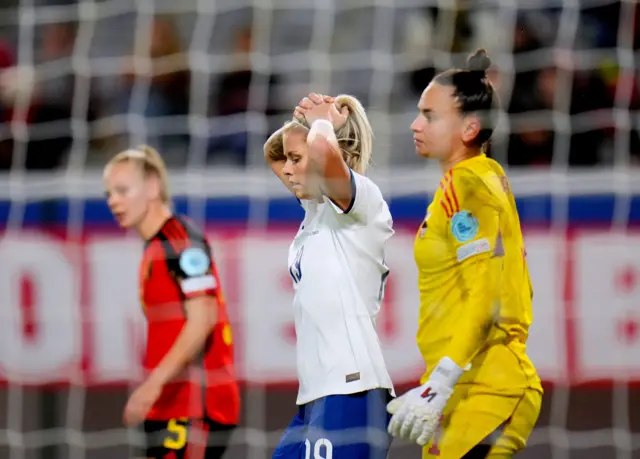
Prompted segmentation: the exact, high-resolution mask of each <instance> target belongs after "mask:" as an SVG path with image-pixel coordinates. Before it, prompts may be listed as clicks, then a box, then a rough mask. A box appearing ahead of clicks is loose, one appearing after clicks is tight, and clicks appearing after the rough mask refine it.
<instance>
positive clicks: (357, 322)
mask: <svg viewBox="0 0 640 459" xmlns="http://www.w3.org/2000/svg"><path fill="white" fill-rule="evenodd" d="M372 143H373V135H372V131H371V125H370V124H369V121H368V119H367V115H366V113H365V110H364V108H363V107H362V105H361V104H360V102H359V101H358V100H357V99H355V98H353V97H351V96H338V97H336V98H335V99H334V98H332V97H327V96H321V95H319V94H309V96H308V97H305V98H304V99H303V100H302V101H301V102H300V104H299V105H298V107H296V110H295V113H294V118H293V120H292V121H289V122H287V123H286V124H285V126H284V127H283V128H281V129H279V130H278V131H276V132H275V133H274V134H273V135H272V136H271V137H270V138H269V140H268V141H267V143H266V144H265V146H264V154H265V159H266V161H267V163H268V164H269V165H270V166H271V168H272V170H273V171H274V173H275V174H276V175H277V176H278V177H279V178H280V179H281V180H282V182H283V183H284V184H285V186H286V187H287V188H288V189H289V190H291V192H292V193H293V194H294V195H295V196H296V197H297V198H298V200H299V201H300V204H301V205H302V207H303V208H304V210H305V217H304V220H303V222H302V224H301V225H300V229H299V231H298V234H297V235H296V236H295V238H294V240H293V243H292V244H291V247H290V249H289V273H290V274H291V277H292V279H293V284H294V289H295V295H294V301H293V312H294V318H295V328H296V338H297V342H296V350H297V370H298V382H299V390H298V399H297V404H298V407H299V409H298V414H297V415H296V416H294V418H293V420H292V422H291V424H290V425H289V427H288V428H287V430H286V431H285V433H284V435H283V437H282V439H281V441H280V444H279V445H278V447H277V448H276V450H275V452H274V454H273V458H278V459H293V458H296V459H297V458H303V457H304V458H333V459H342V458H345V459H346V458H349V459H371V458H376V459H378V458H379V459H383V458H385V457H386V456H387V452H388V450H389V446H390V442H391V439H390V437H389V436H388V435H387V433H386V431H385V427H386V426H387V424H388V421H389V416H388V414H387V413H386V410H385V402H386V401H387V400H389V399H390V398H391V397H392V396H393V395H394V394H393V384H392V382H391V378H390V377H389V373H388V372H387V369H386V365H385V362H384V358H383V354H382V348H381V345H380V340H379V339H378V335H377V333H376V325H375V320H376V315H377V314H378V312H379V311H380V305H381V302H382V298H383V295H384V285H385V281H386V278H387V276H388V274H389V268H387V266H386V265H385V262H384V248H385V244H386V242H387V240H388V239H389V238H390V237H391V236H392V235H393V228H392V219H391V214H390V212H389V208H388V206H387V203H386V202H385V200H384V198H383V197H382V193H381V192H380V189H379V188H378V187H377V186H376V185H375V184H374V183H373V182H372V181H371V180H369V179H368V178H367V177H365V176H364V175H362V174H364V172H365V171H366V169H367V165H368V163H369V160H370V158H371V151H372Z"/></svg>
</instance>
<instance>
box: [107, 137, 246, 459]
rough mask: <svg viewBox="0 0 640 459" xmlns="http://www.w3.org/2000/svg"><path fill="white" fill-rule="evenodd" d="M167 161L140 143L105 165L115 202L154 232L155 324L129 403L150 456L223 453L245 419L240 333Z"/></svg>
mask: <svg viewBox="0 0 640 459" xmlns="http://www.w3.org/2000/svg"><path fill="white" fill-rule="evenodd" d="M166 175H167V174H166V169H165V166H164V162H163V161H162V159H161V158H160V156H159V155H158V153H157V152H156V151H155V150H153V149H152V148H150V147H146V146H142V147H139V148H136V149H133V150H127V151H124V152H122V153H120V154H118V155H117V156H115V157H114V158H113V159H112V160H111V161H110V162H109V164H108V165H107V167H106V168H105V185H106V189H107V199H108V204H109V207H110V209H111V211H112V212H113V214H114V216H115V217H116V219H117V220H118V222H119V223H120V225H121V226H122V227H124V228H134V229H136V230H137V232H138V233H139V234H140V235H141V236H142V238H143V239H144V240H145V241H146V244H145V250H144V254H143V257H142V262H141V264H140V297H141V302H142V304H143V308H144V313H145V316H146V318H147V323H148V328H147V331H148V335H147V348H146V354H145V362H144V366H145V370H146V374H147V377H146V379H145V381H144V382H143V383H142V384H141V385H140V386H139V387H138V388H137V389H136V390H135V391H134V392H133V394H132V395H131V397H130V398H129V401H128V403H127V406H126V408H125V410H124V421H125V424H126V425H129V426H132V425H138V424H140V423H143V426H144V432H145V439H146V445H145V446H146V447H145V449H146V457H147V458H153V459H160V458H177V459H194V458H205V459H216V458H220V457H222V455H223V454H224V451H225V450H226V447H227V443H228V440H229V437H230V435H231V432H232V430H233V428H234V427H235V426H236V424H237V423H238V417H239V410H240V396H239V390H238V386H237V382H236V379H235V375H234V370H233V345H232V334H231V328H230V326H229V321H228V317H227V313H226V308H225V301H224V297H223V295H222V291H221V288H220V285H219V280H218V273H217V269H216V266H215V264H214V262H213V260H212V259H211V248H210V246H209V244H208V242H207V240H206V238H205V237H204V235H203V234H202V233H201V232H200V231H199V230H197V229H196V228H194V227H193V225H192V224H191V223H189V222H188V221H187V220H185V219H184V218H183V217H181V216H177V215H174V214H173V213H172V212H171V208H170V206H169V195H168V190H167V178H166Z"/></svg>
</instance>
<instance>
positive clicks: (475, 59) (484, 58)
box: [467, 48, 491, 76]
mask: <svg viewBox="0 0 640 459" xmlns="http://www.w3.org/2000/svg"><path fill="white" fill-rule="evenodd" d="M489 67H491V59H489V56H488V55H487V52H486V51H485V50H484V49H483V48H479V49H477V50H476V52H475V53H473V54H472V55H470V56H469V57H468V58H467V69H468V70H469V71H470V72H473V73H479V74H481V75H482V76H484V75H486V73H487V69H488V68H489Z"/></svg>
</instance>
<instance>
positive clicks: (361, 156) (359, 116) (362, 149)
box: [264, 94, 373, 174]
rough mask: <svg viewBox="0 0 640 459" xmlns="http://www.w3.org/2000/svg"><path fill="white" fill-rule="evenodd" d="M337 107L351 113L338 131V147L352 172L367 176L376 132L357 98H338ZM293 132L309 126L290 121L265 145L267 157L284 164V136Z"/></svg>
mask: <svg viewBox="0 0 640 459" xmlns="http://www.w3.org/2000/svg"><path fill="white" fill-rule="evenodd" d="M334 103H335V105H336V107H337V108H338V111H340V110H342V108H343V107H347V109H348V110H349V116H348V117H347V122H346V123H345V124H344V125H343V126H342V127H340V128H338V130H336V133H335V134H336V138H337V139H338V146H339V147H340V151H341V152H342V157H343V158H344V161H345V162H346V163H347V166H349V167H350V168H351V169H353V170H354V171H356V172H357V173H359V174H364V173H365V172H366V171H367V167H369V163H370V162H371V154H372V151H373V129H372V128H371V123H369V118H367V113H366V112H365V109H364V107H363V106H362V104H361V103H360V101H359V100H358V99H356V98H355V97H353V96H349V95H345V94H342V95H339V96H337V97H336V98H335V102H334ZM293 129H304V130H306V131H308V130H309V125H308V124H307V122H306V121H305V120H303V119H302V120H301V119H297V118H294V119H292V120H291V121H287V122H286V123H285V124H284V126H283V127H281V128H280V129H278V130H277V131H276V132H274V133H273V134H271V137H269V139H268V140H267V142H266V143H265V144H264V154H265V156H266V157H267V158H269V159H271V160H273V161H282V160H284V159H285V156H284V145H283V137H284V134H285V133H286V132H288V131H290V130H293Z"/></svg>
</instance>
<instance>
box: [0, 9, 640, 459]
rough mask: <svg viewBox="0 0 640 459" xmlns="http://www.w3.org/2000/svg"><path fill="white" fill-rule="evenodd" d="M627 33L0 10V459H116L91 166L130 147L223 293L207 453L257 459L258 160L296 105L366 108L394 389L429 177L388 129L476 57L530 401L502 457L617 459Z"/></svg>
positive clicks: (122, 313) (551, 22)
mask: <svg viewBox="0 0 640 459" xmlns="http://www.w3.org/2000/svg"><path fill="white" fill-rule="evenodd" d="M639 30H640V7H639V6H638V3H637V1H636V0H624V1H607V0H564V1H562V0H528V1H516V0H484V1H476V2H462V1H454V0H443V1H439V0H359V1H355V0H342V1H336V0H326V1H325V0H316V1H303V0H299V1H294V0H256V1H243V0H181V1H170V0H166V1H160V0H137V1H131V0H79V1H77V2H73V1H71V0H0V116H1V121H0V123H1V124H0V169H2V171H0V174H1V175H0V223H1V224H2V234H3V236H2V239H1V240H0V381H2V383H3V384H2V387H1V388H0V458H7V459H27V458H28V459H31V458H34V459H35V458H43V459H44V458H47V459H54V458H56V459H58V458H60V459H61V458H71V459H99V458H113V457H118V458H120V457H129V454H130V446H129V445H130V443H131V442H132V441H134V440H135V439H134V438H133V437H134V436H133V434H132V432H128V431H127V430H126V429H124V428H123V427H122V423H121V414H122V409H123V407H124V403H125V401H126V396H127V394H128V391H129V389H130V387H132V384H134V383H135V382H136V381H137V377H138V376H139V370H140V369H139V360H138V358H137V349H138V347H139V340H138V338H137V335H136V334H135V333H133V332H132V330H133V329H134V328H135V325H136V324H139V323H140V320H141V319H140V317H139V315H140V313H139V306H138V304H137V274H136V273H137V262H138V260H139V256H140V243H139V241H138V240H137V239H136V238H135V237H133V236H131V235H126V234H123V233H122V232H121V231H120V230H118V229H117V228H116V227H115V225H114V223H113V222H112V220H111V217H110V216H109V215H108V210H107V208H106V206H105V203H104V202H103V201H104V200H103V189H102V178H101V167H102V165H103V164H104V163H105V161H106V160H107V158H108V157H109V156H110V155H112V154H114V153H116V152H118V151H120V150H121V149H122V148H123V147H125V146H130V145H137V144H139V143H143V142H144V143H149V144H151V145H153V146H156V147H157V148H158V149H159V150H160V151H161V152H162V154H163V156H164V157H165V159H166V161H167V163H168V164H169V165H170V167H171V185H172V192H173V194H174V195H175V196H176V207H177V209H178V211H180V212H183V213H186V214H188V215H189V216H190V217H191V218H193V219H194V220H195V221H196V222H197V223H198V224H200V225H202V226H203V227H206V228H207V233H208V234H209V235H210V236H211V239H212V241H213V246H214V252H215V258H216V262H217V264H218V267H219V270H220V271H221V276H222V283H223V288H224V289H225V294H226V296H227V301H228V303H229V306H228V307H229V314H230V316H231V321H232V327H233V329H234V337H235V338H234V339H235V345H236V355H237V367H238V373H239V375H240V377H241V379H242V388H243V391H242V396H243V400H242V401H243V408H242V413H243V414H242V423H241V424H242V425H241V428H240V429H238V431H237V432H236V433H235V434H234V436H233V438H232V445H231V447H230V449H229V451H228V452H227V456H226V457H229V458H250V459H262V458H268V457H271V451H272V449H273V448H274V446H275V445H276V443H277V441H278V439H279V435H280V434H281V432H282V429H283V428H284V427H285V426H286V425H287V423H288V422H289V421H290V418H291V416H292V415H293V413H294V409H295V407H294V401H295V392H296V384H295V354H294V339H295V338H294V336H293V334H292V330H291V315H290V310H289V305H290V304H291V291H290V280H289V279H288V275H287V269H286V265H285V263H286V261H285V260H286V258H285V257H286V255H285V254H286V250H287V247H288V244H289V241H290V238H291V237H292V235H293V234H294V232H295V231H296V229H297V227H298V225H299V222H300V217H301V214H300V209H299V208H298V206H297V204H296V202H295V200H294V199H292V198H290V197H289V196H287V193H286V191H285V190H283V189H281V188H282V187H281V186H280V185H279V183H277V181H276V179H274V178H273V177H272V175H271V173H270V171H268V170H266V167H265V166H264V164H263V154H262V144H263V142H264V140H265V139H266V136H267V135H268V133H269V132H271V131H272V130H274V129H275V128H277V127H279V126H280V125H281V124H282V122H283V121H284V120H285V119H287V118H288V117H290V114H291V110H292V109H293V107H294V106H295V105H296V103H297V102H298V101H299V100H300V98H301V97H303V96H305V95H306V94H307V93H309V92H310V91H314V92H321V93H328V94H333V95H335V94H341V93H347V94H353V95H355V96H356V97H358V98H359V99H360V100H361V101H362V102H363V104H364V106H365V107H366V108H367V109H368V111H369V114H370V118H371V120H372V123H373V127H374V131H375V136H376V139H375V153H374V167H373V170H372V172H371V176H372V178H373V179H374V181H376V183H377V184H379V186H380V187H381V189H382V190H383V191H384V193H385V195H386V196H387V198H388V201H389V203H390V207H391V211H392V214H393V216H394V220H395V222H396V226H397V234H396V236H395V237H394V240H393V242H392V243H391V245H390V247H389V255H388V258H389V259H388V264H389V266H390V268H391V271H392V274H391V276H390V279H389V285H388V289H387V296H386V299H385V304H384V309H383V313H382V314H381V318H380V321H379V327H380V335H381V340H382V342H383V347H384V349H385V352H386V358H387V362H388V365H389V367H390V370H391V372H392V377H393V379H394V381H395V382H396V383H397V384H398V389H399V391H403V390H404V388H406V387H408V386H409V385H411V384H414V383H415V381H416V380H417V379H418V377H419V375H420V373H421V371H422V370H423V364H422V362H421V359H420V356H419V354H418V352H417V349H416V345H415V342H414V334H415V328H416V320H417V291H416V288H415V285H416V273H415V269H414V262H413V247H412V245H413V236H414V234H415V229H416V227H417V225H418V223H419V222H420V221H421V219H422V218H423V216H424V212H425V209H426V204H427V196H428V195H429V194H430V193H431V192H432V191H433V190H435V186H436V184H437V183H438V181H439V171H438V170H437V167H436V166H434V165H433V164H428V163H425V162H423V161H422V160H421V159H420V158H418V157H416V155H415V153H414V147H413V142H412V135H411V131H410V128H409V126H410V124H411V121H412V120H413V118H414V117H415V115H416V104H417V101H418V98H419V96H420V93H421V91H422V90H423V89H424V87H425V86H426V84H427V83H428V82H429V80H430V78H431V77H432V76H433V75H434V73H437V72H438V71H441V70H444V69H446V68H449V67H451V66H461V65H463V64H464V60H465V58H466V56H467V55H468V53H469V52H471V51H473V50H474V49H475V48H478V47H484V48H485V49H487V51H488V53H489V55H490V56H491V58H492V60H493V62H494V64H495V69H492V71H491V78H492V80H493V81H494V83H495V85H496V86H497V88H498V89H499V92H500V94H501V101H502V105H503V109H504V110H503V113H502V116H501V123H500V127H499V129H498V131H497V132H496V133H495V138H494V142H493V144H492V148H491V155H493V157H495V158H496V159H497V160H499V161H500V162H501V163H502V164H504V165H505V166H508V168H509V175H510V178H511V182H512V186H513V189H514V191H515V193H516V194H517V197H518V200H519V206H520V211H521V218H522V222H523V226H524V228H525V231H526V240H527V252H528V260H529V264H530V269H531V273H532V277H533V284H534V290H535V298H534V306H535V320H536V322H535V324H534V326H533V328H532V330H531V338H530V345H529V347H530V354H531V357H532V359H533V360H534V362H535V363H536V366H537V367H538V369H539V371H540V374H541V376H542V377H543V379H544V381H545V388H546V394H545V400H544V408H543V412H542V414H541V417H540V420H539V422H538V427H537V428H536V430H535V432H534V434H533V435H532V437H531V439H530V446H529V448H528V449H527V450H526V451H525V452H524V453H523V454H522V458H540V457H549V458H553V459H564V458H566V459H569V458H577V457H579V458H581V459H585V458H594V459H595V458H598V459H608V458H611V459H633V458H640V392H639V391H638V387H639V385H638V383H640V306H639V305H640V236H639V235H638V232H637V231H636V228H637V227H638V225H639V224H640V172H638V169H637V167H638V165H639V164H640V137H639V132H640V111H639V109H640V76H639V75H640V70H639V68H638V62H639V60H640V32H639ZM272 264H273V267H272V266H271V265H272ZM418 454H419V451H418V449H417V448H415V447H413V446H411V445H407V444H403V443H401V442H395V443H394V445H393V447H392V453H391V456H390V457H392V458H400V457H403V458H404V457H419V456H418ZM325 459H329V458H328V457H327V458H325Z"/></svg>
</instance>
